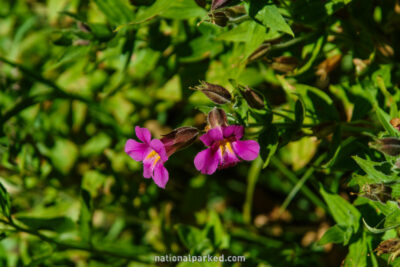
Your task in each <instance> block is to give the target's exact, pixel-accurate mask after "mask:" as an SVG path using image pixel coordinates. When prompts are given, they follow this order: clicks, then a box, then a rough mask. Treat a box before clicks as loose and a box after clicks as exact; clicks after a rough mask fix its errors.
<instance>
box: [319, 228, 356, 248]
mask: <svg viewBox="0 0 400 267" xmlns="http://www.w3.org/2000/svg"><path fill="white" fill-rule="evenodd" d="M352 231H353V230H352V228H351V227H348V228H343V227H341V226H340V225H338V224H336V225H334V226H332V227H331V228H329V229H328V231H326V232H325V234H324V235H323V236H322V238H321V239H320V240H319V241H318V244H319V245H321V246H322V245H325V244H328V243H335V244H340V243H344V245H346V243H347V242H348V241H349V240H350V235H351V233H352Z"/></svg>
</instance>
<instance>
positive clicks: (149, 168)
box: [143, 160, 154, 178]
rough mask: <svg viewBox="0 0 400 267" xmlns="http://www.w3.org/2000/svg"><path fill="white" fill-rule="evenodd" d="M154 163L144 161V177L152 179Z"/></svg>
mask: <svg viewBox="0 0 400 267" xmlns="http://www.w3.org/2000/svg"><path fill="white" fill-rule="evenodd" d="M153 167H154V165H153V162H152V161H151V160H145V161H143V177H144V178H150V177H152V176H153Z"/></svg>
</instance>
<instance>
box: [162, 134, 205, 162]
mask: <svg viewBox="0 0 400 267" xmlns="http://www.w3.org/2000/svg"><path fill="white" fill-rule="evenodd" d="M198 134H199V131H198V130H197V129H196V128H194V127H180V128H177V129H175V130H173V131H172V132H170V133H168V134H166V135H164V136H163V138H161V139H160V140H161V142H162V143H163V144H164V146H165V150H166V152H167V155H168V157H169V156H170V155H172V154H173V153H175V152H176V151H177V150H180V149H183V148H185V147H187V146H189V145H191V144H192V143H193V142H194V141H195V140H196V138H197V135H198Z"/></svg>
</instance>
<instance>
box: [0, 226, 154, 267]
mask: <svg viewBox="0 0 400 267" xmlns="http://www.w3.org/2000/svg"><path fill="white" fill-rule="evenodd" d="M0 222H1V223H4V224H6V225H9V226H11V227H13V228H14V229H15V230H17V231H19V232H24V233H27V234H30V235H34V236H36V237H38V238H40V239H41V240H43V241H46V242H48V243H51V244H54V245H56V246H57V247H59V248H61V249H76V250H83V251H87V252H90V253H93V254H96V255H108V256H111V257H116V258H123V259H128V260H131V261H136V262H141V263H151V262H150V261H146V260H143V259H140V258H138V257H137V256H136V255H131V254H124V253H122V252H116V251H109V250H104V249H101V248H94V247H93V246H89V245H85V244H79V243H70V242H63V241H58V240H55V239H53V238H50V237H48V236H46V235H44V234H42V233H40V232H38V231H36V230H32V229H29V228H25V227H22V226H19V225H17V224H15V223H14V222H12V221H7V220H4V219H0Z"/></svg>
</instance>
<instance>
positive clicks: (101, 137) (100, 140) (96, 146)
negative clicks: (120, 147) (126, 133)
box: [81, 133, 111, 157]
mask: <svg viewBox="0 0 400 267" xmlns="http://www.w3.org/2000/svg"><path fill="white" fill-rule="evenodd" d="M110 144H111V138H110V137H109V136H108V135H107V134H105V133H99V134H97V135H95V136H93V137H92V138H90V139H89V141H87V142H86V143H85V144H84V145H83V146H82V150H81V154H82V156H84V157H87V156H92V155H98V154H102V153H103V152H104V150H105V149H106V148H107V147H109V146H110Z"/></svg>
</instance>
